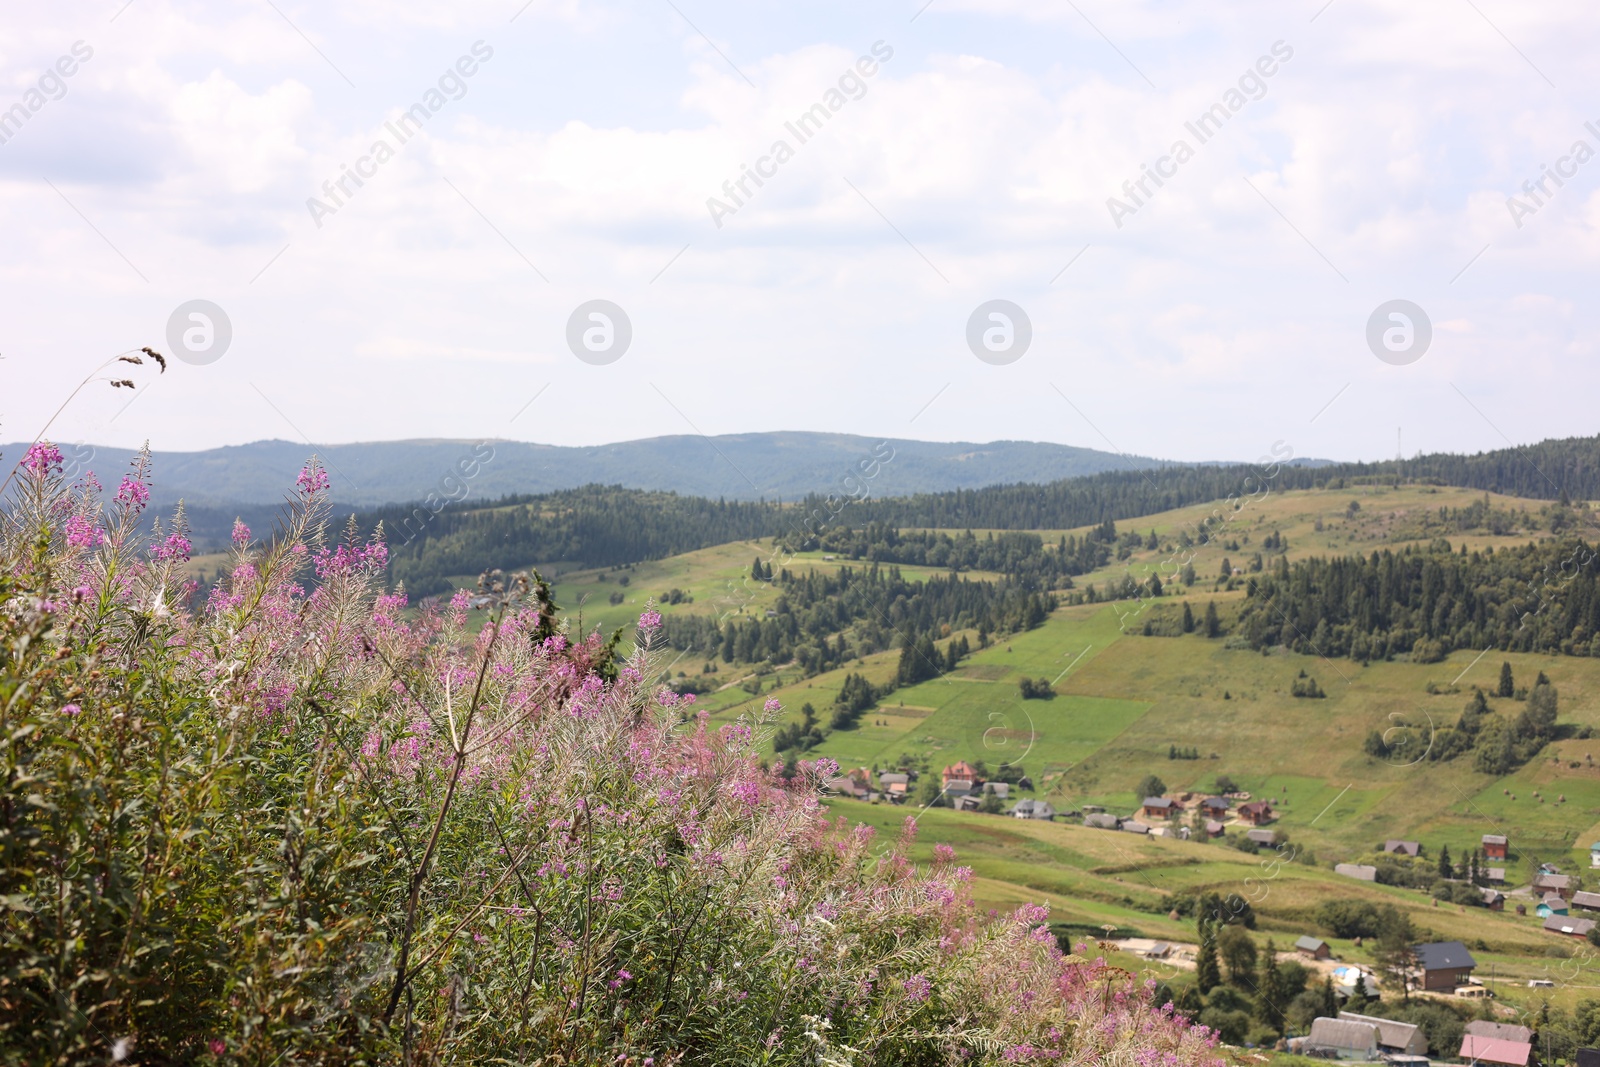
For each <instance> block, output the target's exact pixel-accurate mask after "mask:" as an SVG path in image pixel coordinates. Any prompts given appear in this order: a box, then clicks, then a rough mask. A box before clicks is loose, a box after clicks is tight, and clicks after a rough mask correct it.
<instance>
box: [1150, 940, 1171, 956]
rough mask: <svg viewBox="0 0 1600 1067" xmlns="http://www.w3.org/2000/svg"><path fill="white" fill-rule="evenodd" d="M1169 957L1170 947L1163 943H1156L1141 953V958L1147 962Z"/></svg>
mask: <svg viewBox="0 0 1600 1067" xmlns="http://www.w3.org/2000/svg"><path fill="white" fill-rule="evenodd" d="M1170 955H1172V946H1171V945H1169V944H1167V942H1165V941H1157V942H1156V943H1155V944H1153V945H1151V946H1150V947H1149V948H1147V949H1145V950H1144V952H1143V956H1144V958H1145V959H1147V960H1164V959H1166V958H1167V957H1168V956H1170Z"/></svg>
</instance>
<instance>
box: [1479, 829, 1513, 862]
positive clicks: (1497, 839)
mask: <svg viewBox="0 0 1600 1067" xmlns="http://www.w3.org/2000/svg"><path fill="white" fill-rule="evenodd" d="M1482 843H1483V854H1484V855H1485V856H1487V857H1489V858H1490V859H1492V860H1503V859H1505V858H1506V852H1507V851H1508V850H1509V849H1510V848H1511V842H1510V841H1509V840H1508V839H1507V838H1506V835H1505V834H1484V835H1483V842H1482Z"/></svg>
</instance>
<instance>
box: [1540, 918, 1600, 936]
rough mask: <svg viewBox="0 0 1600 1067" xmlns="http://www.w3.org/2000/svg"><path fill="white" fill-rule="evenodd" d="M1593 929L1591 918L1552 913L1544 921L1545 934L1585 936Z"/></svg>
mask: <svg viewBox="0 0 1600 1067" xmlns="http://www.w3.org/2000/svg"><path fill="white" fill-rule="evenodd" d="M1593 929H1594V920H1593V919H1574V918H1571V917H1570V916H1567V915H1552V916H1550V918H1548V919H1546V920H1545V921H1544V932H1545V933H1547V934H1564V935H1566V936H1567V937H1576V938H1579V939H1583V938H1587V937H1588V936H1589V931H1590V930H1593Z"/></svg>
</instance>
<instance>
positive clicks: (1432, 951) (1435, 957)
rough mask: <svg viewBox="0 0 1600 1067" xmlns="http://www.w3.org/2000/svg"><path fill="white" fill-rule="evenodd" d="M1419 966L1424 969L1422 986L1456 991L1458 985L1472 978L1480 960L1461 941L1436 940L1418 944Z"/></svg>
mask: <svg viewBox="0 0 1600 1067" xmlns="http://www.w3.org/2000/svg"><path fill="white" fill-rule="evenodd" d="M1412 951H1413V952H1415V953H1416V957H1417V966H1418V967H1419V968H1421V970H1422V988H1423V989H1426V990H1430V991H1433V992H1447V993H1453V992H1455V988H1456V986H1459V985H1466V984H1467V982H1468V981H1470V980H1471V978H1472V972H1473V970H1474V968H1476V967H1477V966H1478V961H1477V960H1475V959H1473V958H1472V953H1470V952H1468V951H1467V946H1466V945H1463V944H1462V943H1461V942H1459V941H1436V942H1433V943H1431V944H1427V945H1416V946H1414V947H1413V949H1412Z"/></svg>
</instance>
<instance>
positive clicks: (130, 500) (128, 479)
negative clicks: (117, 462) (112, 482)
mask: <svg viewBox="0 0 1600 1067" xmlns="http://www.w3.org/2000/svg"><path fill="white" fill-rule="evenodd" d="M117 503H119V504H121V505H122V506H123V507H125V508H132V509H134V510H138V509H140V508H142V507H144V506H145V505H146V504H148V503H150V487H149V486H147V485H145V484H144V483H143V482H141V481H140V480H139V479H137V478H135V477H134V476H133V475H131V474H124V475H123V476H122V484H121V485H120V486H118V487H117Z"/></svg>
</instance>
